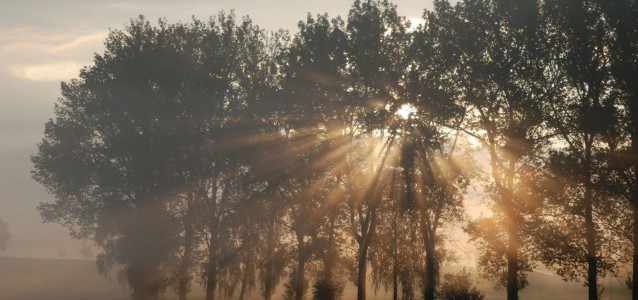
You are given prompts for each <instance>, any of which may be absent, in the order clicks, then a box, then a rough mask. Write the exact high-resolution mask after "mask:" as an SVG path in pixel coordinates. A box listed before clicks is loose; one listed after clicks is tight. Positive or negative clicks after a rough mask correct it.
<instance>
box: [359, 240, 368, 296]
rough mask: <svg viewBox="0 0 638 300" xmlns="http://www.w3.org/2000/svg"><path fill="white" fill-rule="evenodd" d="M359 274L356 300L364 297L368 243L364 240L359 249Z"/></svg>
mask: <svg viewBox="0 0 638 300" xmlns="http://www.w3.org/2000/svg"><path fill="white" fill-rule="evenodd" d="M358 260H359V265H358V266H359V274H358V275H357V300H365V299H366V285H367V283H366V282H367V281H366V278H367V273H368V243H367V242H365V239H364V242H363V243H362V245H361V249H360V251H359V257H358Z"/></svg>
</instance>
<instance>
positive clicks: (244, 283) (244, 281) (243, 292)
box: [239, 269, 248, 300]
mask: <svg viewBox="0 0 638 300" xmlns="http://www.w3.org/2000/svg"><path fill="white" fill-rule="evenodd" d="M245 272H246V273H244V276H242V278H241V290H240V291H239V300H244V297H246V290H247V285H248V270H247V269H246V270H245Z"/></svg>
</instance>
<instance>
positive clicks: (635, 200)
mask: <svg viewBox="0 0 638 300" xmlns="http://www.w3.org/2000/svg"><path fill="white" fill-rule="evenodd" d="M634 95H635V96H637V97H638V92H637V93H634ZM633 103H634V105H632V106H631V114H632V127H633V130H632V131H633V132H632V134H631V150H632V152H633V154H634V157H636V155H638V107H637V106H638V104H635V103H638V99H634V102H633ZM633 165H634V166H633V167H634V180H635V181H634V183H635V182H638V162H634V164H633ZM631 207H632V209H633V214H634V226H633V231H634V235H633V238H634V239H633V246H634V253H633V254H634V255H633V268H632V272H633V273H632V289H631V293H632V299H633V300H638V186H634V187H633V195H631Z"/></svg>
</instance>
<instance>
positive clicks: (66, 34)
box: [0, 27, 108, 55]
mask: <svg viewBox="0 0 638 300" xmlns="http://www.w3.org/2000/svg"><path fill="white" fill-rule="evenodd" d="M107 34H108V32H107V31H97V32H83V31H78V30H48V29H45V28H39V27H23V28H12V29H5V30H0V36H1V37H2V38H0V45H2V46H0V55H2V54H5V55H6V54H8V55H15V54H20V53H23V52H33V53H47V54H56V53H63V52H66V51H72V50H76V49H82V48H87V47H90V48H99V47H101V46H102V41H103V40H104V38H105V37H106V35H107Z"/></svg>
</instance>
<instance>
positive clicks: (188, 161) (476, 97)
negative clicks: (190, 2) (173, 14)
mask: <svg viewBox="0 0 638 300" xmlns="http://www.w3.org/2000/svg"><path fill="white" fill-rule="evenodd" d="M423 18H424V22H423V23H422V24H411V23H410V21H409V20H407V19H406V18H405V17H402V16H399V15H398V14H397V10H396V6H395V5H393V4H390V3H388V2H387V1H358V0H357V1H355V2H354V3H353V4H352V8H351V9H350V12H349V13H348V16H347V19H345V20H344V19H341V18H340V17H337V18H334V19H331V18H329V17H328V15H327V14H324V15H316V16H314V15H311V14H308V16H307V18H306V20H305V21H300V22H299V24H298V28H299V30H298V32H296V33H294V34H292V35H291V34H289V33H288V32H286V31H277V32H266V31H264V30H263V29H261V28H259V27H258V26H257V25H255V24H253V23H252V21H251V20H250V19H249V18H248V17H245V18H241V19H240V18H237V17H235V15H234V14H232V13H231V14H226V13H223V12H222V13H219V14H218V15H217V16H215V17H212V18H210V19H209V20H207V21H202V20H197V19H193V20H192V21H190V22H188V23H176V24H168V23H167V22H166V21H164V20H159V23H158V24H157V25H151V24H150V22H149V21H147V20H146V19H144V18H143V17H139V18H137V19H134V20H132V21H131V22H130V24H129V25H128V26H126V27H125V28H124V29H123V30H112V31H111V32H110V34H109V35H108V37H107V39H106V41H105V47H106V50H105V51H104V53H103V54H96V55H95V58H94V63H93V64H92V65H90V66H87V67H85V68H84V69H82V70H81V71H80V74H79V77H78V78H77V79H73V80H71V81H69V82H64V83H62V97H61V98H60V99H59V101H58V103H57V105H56V107H55V119H53V120H50V121H49V122H48V123H47V124H46V126H45V137H44V139H43V140H42V142H41V143H40V144H39V145H38V149H39V152H38V154H37V155H35V156H33V158H32V160H33V163H34V165H35V169H34V171H33V177H34V178H35V180H37V181H38V182H40V183H41V184H43V185H44V186H46V187H47V189H48V190H49V192H50V193H52V194H54V195H55V197H56V200H55V202H53V203H42V204H41V205H40V206H39V210H40V212H41V214H42V217H43V219H44V220H45V221H48V222H56V223H60V224H63V225H65V226H67V227H68V228H69V229H70V231H71V234H72V236H73V237H76V238H79V239H90V240H92V241H94V242H95V244H96V245H97V246H98V247H99V248H100V249H101V253H100V254H99V255H98V268H99V270H100V272H103V273H106V272H108V271H109V270H110V269H114V270H117V271H118V272H119V274H120V276H119V278H120V279H121V281H122V283H123V284H126V285H128V286H130V287H131V289H132V296H133V299H158V297H159V295H160V294H161V293H162V291H164V290H165V289H167V288H170V289H175V290H176V291H177V292H178V294H179V295H180V299H186V298H187V295H188V292H189V289H190V287H191V286H192V285H193V284H202V285H204V286H205V288H206V299H214V298H215V297H221V298H224V299H225V298H230V297H237V296H238V297H239V299H245V298H246V297H248V295H249V294H251V293H253V294H255V293H257V294H259V295H262V296H263V297H264V298H265V299H271V297H272V296H273V294H274V293H275V291H276V289H277V287H281V286H283V289H280V290H279V291H282V290H283V293H284V295H283V296H284V298H286V299H296V300H298V299H303V298H304V297H305V298H310V297H312V298H313V299H342V298H345V299H353V298H354V297H355V295H345V294H344V285H345V284H346V282H348V281H349V282H353V283H355V284H356V285H357V287H358V291H357V295H356V297H357V299H366V287H367V286H368V285H371V286H373V287H375V288H381V289H385V290H386V291H389V292H391V293H392V294H393V297H394V299H426V300H432V299H435V298H437V299H481V298H482V297H483V296H482V294H481V292H480V291H478V290H476V289H475V288H474V287H472V285H473V284H472V280H473V279H472V278H473V276H472V275H471V274H470V273H468V272H461V273H459V274H446V275H445V276H443V275H442V274H440V270H441V266H442V264H444V263H446V262H453V261H454V260H455V259H458V255H457V254H455V251H454V250H453V247H451V245H453V244H454V243H455V242H456V241H454V240H453V236H452V235H450V233H451V232H453V230H458V229H454V228H463V230H464V231H465V232H467V233H468V234H469V236H470V237H471V240H472V241H473V242H475V244H476V245H477V247H478V249H479V250H480V256H479V257H478V264H479V267H480V270H481V275H482V276H483V277H486V278H489V279H490V280H493V281H494V282H495V283H496V284H497V285H498V286H501V287H503V288H505V289H506V290H507V295H508V299H518V291H519V290H520V289H522V288H524V287H525V286H526V285H527V280H526V274H527V273H529V272H531V271H532V269H533V268H534V266H536V265H537V264H539V263H542V264H544V265H546V266H547V267H549V268H552V269H553V270H555V271H556V272H557V274H559V275H560V276H562V277H563V278H564V279H566V280H575V281H580V282H583V283H584V284H586V285H587V286H588V288H589V299H597V298H598V297H599V294H600V293H601V292H602V290H601V289H600V288H599V287H598V279H600V278H602V277H603V276H605V275H606V274H612V275H615V276H618V277H620V278H621V280H623V281H624V280H627V284H628V286H629V287H630V288H633V295H634V296H633V297H634V298H633V299H638V291H637V287H638V285H635V284H633V280H632V277H631V275H632V274H638V270H637V268H638V255H637V254H638V252H637V250H636V247H635V246H634V241H636V240H638V224H637V222H635V220H636V215H638V173H637V170H638V169H637V167H638V1H634V0H614V1H606V0H584V1H581V0H544V1H533V0H464V1H460V2H458V3H456V4H455V5H452V4H451V3H449V2H448V1H443V0H435V1H434V8H433V10H432V11H428V10H426V11H425V12H424V13H423ZM469 187H473V188H476V189H478V190H482V191H483V192H482V193H479V196H480V197H482V198H483V199H480V201H481V203H483V205H484V214H483V216H482V217H480V218H478V219H475V218H469V217H468V214H467V212H466V211H465V206H464V204H463V201H464V199H465V198H466V197H467V195H468V193H469V192H470V189H468V188H469ZM474 194H476V193H474ZM631 265H633V271H631V270H627V269H625V268H626V266H631ZM367 280H370V281H371V282H370V283H368V282H367Z"/></svg>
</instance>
